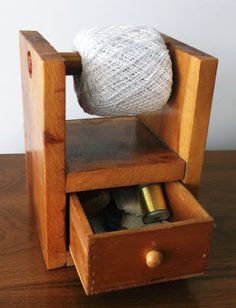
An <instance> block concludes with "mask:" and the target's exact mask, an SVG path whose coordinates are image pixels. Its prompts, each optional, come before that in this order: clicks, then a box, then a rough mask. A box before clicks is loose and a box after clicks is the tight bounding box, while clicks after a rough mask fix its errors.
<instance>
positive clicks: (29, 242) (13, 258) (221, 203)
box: [0, 151, 236, 308]
mask: <svg viewBox="0 0 236 308" xmlns="http://www.w3.org/2000/svg"><path fill="white" fill-rule="evenodd" d="M0 174H1V176H0V268H1V274H0V306H1V308H9V307H21V306H23V307H40V308H46V307H50V308H54V307H56V308H58V307H64V308H67V307H72V306H74V307H102V308H106V307H107V308H110V307H111V306H112V307H114V308H120V307H145V308H146V307H148V308H149V307H150V308H153V307H163V308H169V307H170V308H173V307H175V308H183V307H188V308H199V307H202V308H203V307H204V308H205V307H209V308H215V307H221V308H228V307H235V306H236V297H235V294H236V263H235V259H236V245H235V228H236V211H235V204H236V185H235V178H236V151H230V152H225V151H224V152H208V153H207V154H206V161H205V164H204V169H203V177H202V184H201V187H200V194H199V197H200V201H201V203H202V204H203V205H204V206H205V207H206V209H207V211H208V212H209V213H210V214H211V215H212V216H213V217H214V220H215V223H216V229H215V231H214V233H213V234H214V235H213V246H212V249H211V253H210V259H209V269H208V270H207V272H206V274H205V275H204V276H201V277H198V278H195V279H188V280H179V281H174V282H167V283H162V284H154V285H151V286H147V287H139V288H135V289H129V290H121V291H117V292H112V293H107V294H103V295H97V296H96V295H95V296H92V297H88V296H86V295H85V293H84V290H83V288H82V286H81V283H80V281H79V280H78V274H77V272H76V270H75V268H74V267H69V268H66V267H65V268H61V269H59V270H52V271H47V270H46V268H45V264H44V260H43V257H42V252H41V249H40V245H39V242H38V236H37V233H36V232H35V224H34V213H33V211H32V207H31V206H30V205H29V203H28V195H27V191H26V184H25V181H26V177H25V165H24V155H0Z"/></svg>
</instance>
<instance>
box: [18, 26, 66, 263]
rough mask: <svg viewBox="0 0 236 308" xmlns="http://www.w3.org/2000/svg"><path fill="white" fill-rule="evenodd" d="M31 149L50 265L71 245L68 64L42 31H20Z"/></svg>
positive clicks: (31, 180)
mask: <svg viewBox="0 0 236 308" xmlns="http://www.w3.org/2000/svg"><path fill="white" fill-rule="evenodd" d="M20 52H21V76H22V93H23V107H24V128H25V150H26V165H27V175H28V187H29V195H30V202H31V204H32V205H33V206H34V210H35V214H36V223H37V229H38V232H39V237H40V242H41V246H42V250H43V255H44V258H45V262H46V265H47V268H48V269H50V268H55V267H59V266H63V265H64V264H65V261H66V246H65V242H66V241H65V67H64V60H63V58H62V57H61V56H60V55H59V54H58V53H57V52H56V50H55V49H54V48H53V47H52V46H51V45H50V44H49V43H48V42H47V41H46V40H45V39H44V38H43V37H42V36H41V35H40V34H39V33H37V32H34V31H29V32H27V31H23V32H21V33H20Z"/></svg>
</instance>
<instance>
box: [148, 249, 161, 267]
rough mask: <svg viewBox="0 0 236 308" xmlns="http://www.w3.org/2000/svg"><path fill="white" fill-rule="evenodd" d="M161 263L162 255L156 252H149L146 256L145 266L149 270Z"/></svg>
mask: <svg viewBox="0 0 236 308" xmlns="http://www.w3.org/2000/svg"><path fill="white" fill-rule="evenodd" d="M162 261H163V253H161V252H160V251H157V250H151V251H149V252H148V253H147V255H146V264H147V266H148V267H150V268H155V267H157V266H159V265H160V264H161V263H162Z"/></svg>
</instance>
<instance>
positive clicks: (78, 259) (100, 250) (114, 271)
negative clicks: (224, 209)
mask: <svg viewBox="0 0 236 308" xmlns="http://www.w3.org/2000/svg"><path fill="white" fill-rule="evenodd" d="M164 190H165V195H166V199H167V203H168V206H169V208H170V210H171V214H172V215H171V220H170V222H169V223H166V224H164V223H162V224H152V225H151V224H150V225H147V227H146V226H144V227H142V228H133V229H127V230H119V231H113V232H101V233H94V231H93V229H92V227H91V225H90V223H89V219H88V217H87V216H86V214H85V211H84V209H83V206H82V204H81V202H80V199H79V194H76V193H73V194H71V195H70V222H69V223H70V252H71V255H72V258H73V261H74V263H75V266H76V269H77V272H78V274H79V276H80V279H81V281H82V284H83V286H84V289H85V291H86V293H87V294H94V293H100V292H104V291H108V290H113V289H119V288H124V287H131V286H139V285H144V284H150V283H154V282H158V281H163V280H164V281H165V280H172V279H180V278H183V277H189V276H195V275H198V274H201V273H202V272H203V270H204V268H205V267H206V264H207V256H208V250H209V240H210V235H211V232H212V228H213V220H212V218H211V217H210V216H209V215H208V213H207V212H206V211H205V210H204V209H203V208H202V206H201V205H200V204H199V202H198V201H197V200H196V199H195V198H194V197H193V196H192V195H191V193H190V192H189V191H188V190H187V189H186V188H185V187H184V186H183V185H182V184H181V183H180V182H169V183H166V184H165V185H164ZM153 250H154V251H160V252H162V253H163V256H164V261H163V263H162V264H160V266H158V267H157V268H154V269H153V268H149V267H148V266H147V263H146V256H147V254H148V252H149V251H153Z"/></svg>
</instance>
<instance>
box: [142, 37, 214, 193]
mask: <svg viewBox="0 0 236 308" xmlns="http://www.w3.org/2000/svg"><path fill="white" fill-rule="evenodd" d="M163 37H164V40H165V42H166V44H167V47H168V49H169V51H170V55H171V59H172V63H173V72H174V84H173V91H172V95H171V98H170V100H169V102H168V104H167V105H166V106H165V107H164V108H163V109H161V110H160V111H159V112H156V113H152V114H143V115H140V116H139V118H140V119H141V120H142V121H143V122H144V123H145V125H146V126H147V127H149V129H150V130H152V132H153V133H154V134H155V135H157V136H158V137H159V138H160V139H161V140H162V141H163V142H164V143H166V144H167V145H168V146H169V147H170V148H171V149H173V150H174V151H175V152H176V153H178V154H179V156H180V157H181V158H183V159H184V161H185V162H186V172H185V178H184V180H183V182H184V183H185V184H186V185H187V186H188V188H189V189H190V190H191V191H192V192H193V193H194V194H195V195H197V191H198V187H199V183H200V177H201V170H202V165H203V158H204V151H205V144H206V137H207V131H208V123H209V117H210V110H211V102H212V96H213V90H214V83H215V76H216V69H217V59H216V58H214V57H212V56H209V55H207V54H205V53H203V52H201V51H199V50H196V49H194V48H192V47H189V46H187V45H185V44H183V43H181V42H178V41H176V40H174V39H173V38H170V37H168V36H166V35H163Z"/></svg>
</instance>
